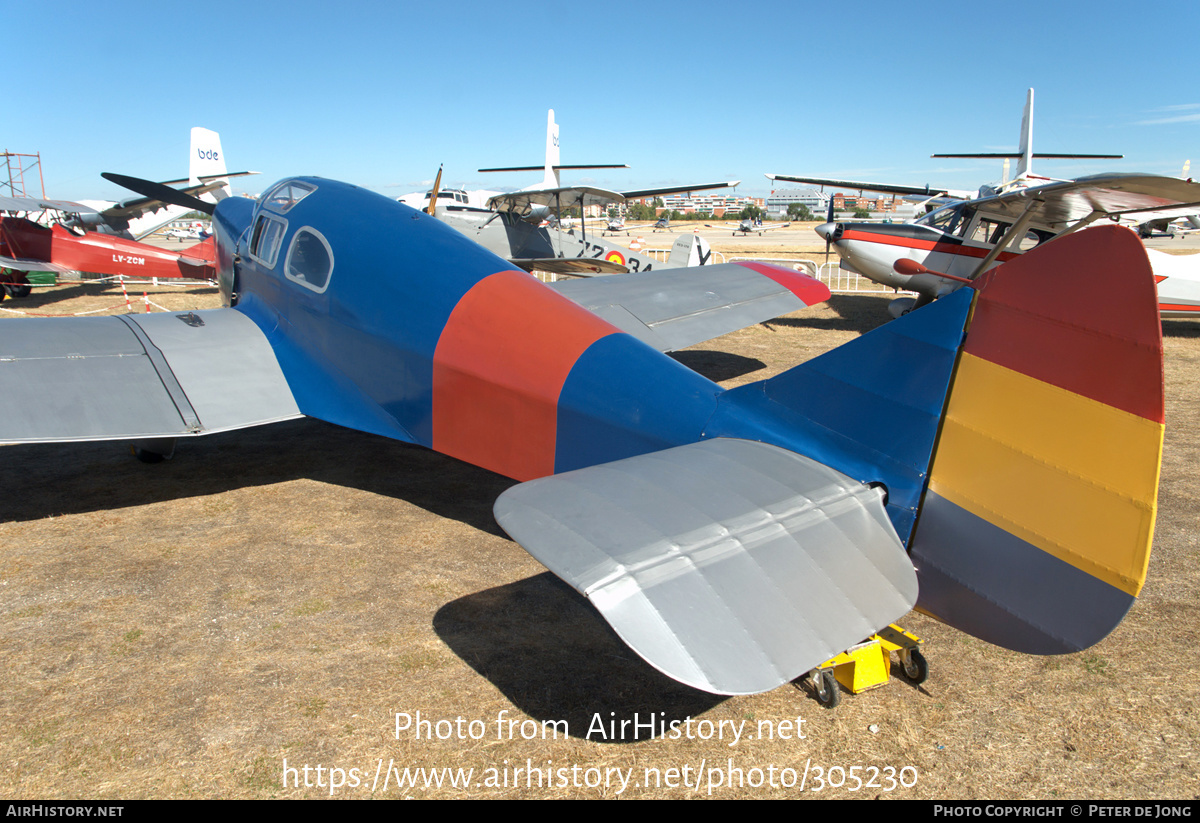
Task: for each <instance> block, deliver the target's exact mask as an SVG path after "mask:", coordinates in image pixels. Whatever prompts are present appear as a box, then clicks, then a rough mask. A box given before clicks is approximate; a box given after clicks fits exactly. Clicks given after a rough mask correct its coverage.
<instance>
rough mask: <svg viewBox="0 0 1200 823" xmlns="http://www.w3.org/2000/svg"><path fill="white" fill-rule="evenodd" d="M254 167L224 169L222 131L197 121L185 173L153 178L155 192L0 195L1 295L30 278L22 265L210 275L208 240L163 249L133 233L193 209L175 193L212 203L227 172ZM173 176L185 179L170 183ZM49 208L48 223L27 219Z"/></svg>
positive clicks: (223, 189) (25, 288) (21, 293)
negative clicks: (82, 197)
mask: <svg viewBox="0 0 1200 823" xmlns="http://www.w3.org/2000/svg"><path fill="white" fill-rule="evenodd" d="M256 173H257V172H235V173H233V174H230V173H228V172H227V171H226V168H225V157H224V154H223V152H222V151H221V139H220V136H219V135H218V134H217V133H216V132H215V131H211V130H210V129H205V128H200V127H196V128H193V129H192V131H191V146H190V151H189V162H188V178H187V179H186V180H170V181H167V182H165V183H159V184H155V185H156V194H157V196H146V195H143V196H140V197H136V198H131V199H128V200H124V201H122V202H120V203H112V202H95V201H84V202H79V203H76V202H71V201H68V200H43V199H39V198H31V197H0V211H3V212H8V213H9V215H8V216H5V217H3V218H0V285H2V286H3V289H4V296H8V297H25V296H27V295H28V294H29V292H30V289H31V286H30V284H29V281H28V279H27V277H26V276H25V272H29V271H53V272H59V273H64V272H68V271H86V272H93V273H96V274H106V275H124V276H127V277H147V278H149V277H164V278H170V277H174V278H179V277H183V278H190V279H198V280H211V279H213V277H214V268H213V263H214V260H213V244H212V243H211V242H200V243H197V244H196V245H194V246H191V247H189V248H186V249H183V250H176V251H167V250H165V249H161V248H157V247H154V246H149V245H146V244H144V243H139V242H137V239H135V238H142V237H145V236H146V235H147V234H150V233H151V232H153V231H156V230H157V229H159V228H161V227H162V226H164V225H166V224H168V223H170V222H171V221H173V220H176V219H178V218H180V217H181V216H183V215H184V214H186V213H187V212H188V211H190V210H191V209H189V208H188V207H186V206H180V205H177V204H176V203H175V199H176V198H177V196H178V195H179V193H181V192H182V193H184V194H188V195H191V196H193V197H199V198H200V199H202V200H203V201H205V202H208V203H215V202H217V201H218V200H221V199H224V198H225V197H227V196H229V193H230V192H229V178H230V177H235V176H241V175H246V174H256ZM118 182H119V181H118ZM176 184H186V186H185V187H184V188H182V189H174V188H172V186H173V185H176ZM55 212H57V213H58V215H59V217H58V219H57V220H56V221H55V222H54V223H53V225H51V226H49V227H47V226H45V225H41V224H40V223H39V222H36V221H35V220H33V219H30V217H31V216H36V215H38V214H41V215H43V216H45V215H47V214H48V213H55ZM18 215H24V216H18ZM0 299H2V298H0Z"/></svg>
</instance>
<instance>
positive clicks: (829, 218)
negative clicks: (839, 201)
mask: <svg viewBox="0 0 1200 823" xmlns="http://www.w3.org/2000/svg"><path fill="white" fill-rule="evenodd" d="M825 222H826V223H832V222H833V195H832V194H831V195H829V208H828V209H827V210H826V212H825ZM825 262H826V263H828V262H829V238H828V237H826V238H825Z"/></svg>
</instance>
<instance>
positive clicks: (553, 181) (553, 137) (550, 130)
mask: <svg viewBox="0 0 1200 823" xmlns="http://www.w3.org/2000/svg"><path fill="white" fill-rule="evenodd" d="M557 165H559V155H558V124H557V123H555V122H554V109H550V113H549V114H548V115H547V116H546V176H545V177H543V178H542V186H543V187H544V188H555V189H556V188H558V187H559V186H560V185H562V184H561V183H559V176H558V169H556V168H555V166H557Z"/></svg>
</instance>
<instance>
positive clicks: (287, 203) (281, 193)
mask: <svg viewBox="0 0 1200 823" xmlns="http://www.w3.org/2000/svg"><path fill="white" fill-rule="evenodd" d="M316 190H317V187H316V186H312V185H309V184H308V183H301V182H300V181H299V180H285V181H284V182H282V183H280V184H279V185H277V186H276V187H275V188H273V189H271V190H270V191H269V192H267V193H266V195H264V196H263V199H262V204H263V205H264V206H265V207H266V208H268V209H270V210H271V211H273V212H276V213H278V214H287V212H288V209H290V208H291V207H292V206H294V205H296V204H297V203H299V202H300V201H301V200H303V199H304V198H305V197H308V196H309V195H310V194H312V193H313V192H314V191H316Z"/></svg>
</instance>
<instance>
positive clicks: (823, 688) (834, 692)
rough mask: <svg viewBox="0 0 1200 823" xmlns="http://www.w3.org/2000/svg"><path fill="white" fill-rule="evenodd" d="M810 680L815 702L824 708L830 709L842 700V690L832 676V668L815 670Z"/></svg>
mask: <svg viewBox="0 0 1200 823" xmlns="http://www.w3.org/2000/svg"><path fill="white" fill-rule="evenodd" d="M812 682H813V690H814V691H815V693H816V698H817V702H818V703H820V704H821V705H822V706H824V707H825V708H827V709H832V708H834V707H835V706H837V704H838V703H840V702H841V701H842V691H841V689H839V688H838V683H837V678H835V677H834V676H833V669H825V670H824V671H819V672H817V676H816V677H814V678H813V681H812Z"/></svg>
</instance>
